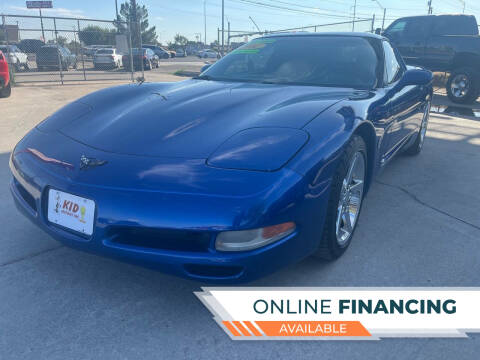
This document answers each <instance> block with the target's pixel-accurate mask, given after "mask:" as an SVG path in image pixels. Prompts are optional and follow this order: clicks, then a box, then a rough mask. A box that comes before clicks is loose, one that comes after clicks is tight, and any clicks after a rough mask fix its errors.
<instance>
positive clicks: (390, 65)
mask: <svg viewBox="0 0 480 360" xmlns="http://www.w3.org/2000/svg"><path fill="white" fill-rule="evenodd" d="M383 51H384V53H385V71H384V74H383V82H384V83H385V84H386V85H388V84H391V83H393V82H395V81H397V80H398V78H399V77H400V75H401V71H402V67H401V65H400V64H399V62H398V60H397V56H396V55H395V51H393V48H392V47H391V46H390V44H389V43H388V42H387V41H384V42H383Z"/></svg>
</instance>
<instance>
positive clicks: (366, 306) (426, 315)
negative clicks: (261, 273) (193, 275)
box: [196, 287, 480, 340]
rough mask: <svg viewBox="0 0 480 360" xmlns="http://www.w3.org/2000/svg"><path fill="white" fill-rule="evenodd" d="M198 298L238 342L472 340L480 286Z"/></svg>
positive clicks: (214, 291)
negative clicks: (469, 335) (465, 338)
mask: <svg viewBox="0 0 480 360" xmlns="http://www.w3.org/2000/svg"><path fill="white" fill-rule="evenodd" d="M196 295H197V296H198V298H199V299H200V300H201V301H202V302H203V303H204V304H205V306H207V307H208V309H209V310H210V311H211V312H212V314H213V315H214V319H215V320H216V321H217V323H218V324H219V325H220V326H221V327H222V328H223V329H224V330H225V332H226V333H227V334H228V335H229V336H230V337H231V338H232V339H234V340H288V339H291V340H300V339H301V340H305V339H311V340H313V339H316V340H321V339H336V340H340V339H344V340H352V339H361V340H377V339H379V338H382V337H467V335H466V333H467V332H478V331H480V306H479V305H480V288H393V287H385V288H248V287H237V288H203V292H197V293H196Z"/></svg>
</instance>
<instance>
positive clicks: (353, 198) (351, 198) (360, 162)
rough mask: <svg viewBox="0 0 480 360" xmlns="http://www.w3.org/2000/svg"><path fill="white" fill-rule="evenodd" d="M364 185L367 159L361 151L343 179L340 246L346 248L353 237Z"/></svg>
mask: <svg viewBox="0 0 480 360" xmlns="http://www.w3.org/2000/svg"><path fill="white" fill-rule="evenodd" d="M364 183H365V158H364V155H363V154H362V153H361V152H360V151H357V152H356V153H355V154H354V155H353V157H352V161H351V163H350V167H349V169H348V171H347V175H346V176H345V179H343V183H342V189H341V191H340V200H339V202H338V208H337V221H336V224H335V225H336V226H335V231H336V235H337V242H338V245H340V246H344V245H345V244H346V243H347V242H348V240H349V239H350V237H351V236H352V233H353V229H354V228H355V224H356V222H357V220H358V215H359V212H360V207H361V205H362V200H363V188H364Z"/></svg>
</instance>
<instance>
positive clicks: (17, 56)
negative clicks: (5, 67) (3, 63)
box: [0, 45, 29, 71]
mask: <svg viewBox="0 0 480 360" xmlns="http://www.w3.org/2000/svg"><path fill="white" fill-rule="evenodd" d="M0 50H1V51H2V52H3V54H4V56H6V57H7V59H8V63H9V64H10V66H13V67H15V70H16V71H19V70H20V69H21V68H23V69H25V70H28V68H29V67H28V56H27V54H25V53H24V52H23V51H22V50H20V49H19V48H18V47H17V46H16V45H0Z"/></svg>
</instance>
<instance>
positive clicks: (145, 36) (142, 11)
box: [120, 2, 157, 47]
mask: <svg viewBox="0 0 480 360" xmlns="http://www.w3.org/2000/svg"><path fill="white" fill-rule="evenodd" d="M120 15H121V16H122V19H123V20H124V21H126V22H127V23H130V24H131V25H130V28H131V31H132V43H133V46H134V47H138V46H139V45H140V44H139V36H138V34H141V35H142V44H155V43H156V42H157V32H156V29H155V26H152V27H149V24H148V10H147V8H146V7H145V5H139V4H137V7H136V9H135V8H134V7H133V3H132V2H124V3H123V4H122V5H121V6H120Z"/></svg>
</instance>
